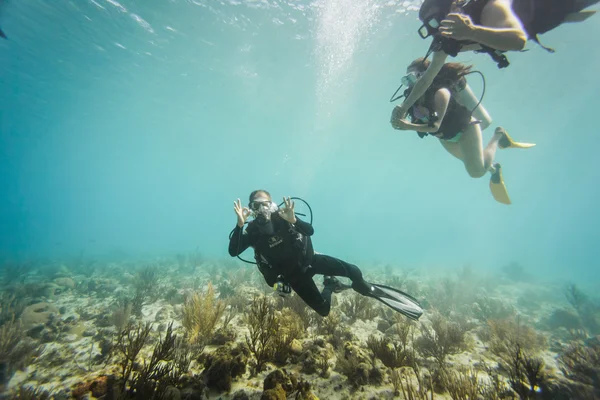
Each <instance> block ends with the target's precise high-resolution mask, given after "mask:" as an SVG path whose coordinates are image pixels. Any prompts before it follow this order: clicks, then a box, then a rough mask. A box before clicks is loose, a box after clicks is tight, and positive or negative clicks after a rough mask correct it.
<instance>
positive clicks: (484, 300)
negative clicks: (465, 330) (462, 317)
mask: <svg viewBox="0 0 600 400" xmlns="http://www.w3.org/2000/svg"><path fill="white" fill-rule="evenodd" d="M472 312H473V316H474V317H475V318H477V319H478V320H480V321H484V322H485V321H488V320H490V319H503V318H508V317H511V316H513V315H514V314H515V309H514V307H513V306H511V305H510V304H507V303H506V302H504V301H503V300H500V299H495V298H492V297H489V296H486V295H480V296H477V297H476V299H475V302H474V303H473V307H472Z"/></svg>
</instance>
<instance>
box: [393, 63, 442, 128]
mask: <svg viewBox="0 0 600 400" xmlns="http://www.w3.org/2000/svg"><path fill="white" fill-rule="evenodd" d="M447 57H448V54H446V53H444V52H443V51H434V52H433V57H432V58H431V63H430V64H429V67H428V68H427V70H425V72H424V73H423V75H421V77H420V78H419V80H418V81H417V82H415V86H413V89H412V91H411V92H410V94H409V95H408V97H407V98H406V99H404V102H403V103H402V104H401V105H399V106H396V107H395V108H394V110H393V111H392V118H391V121H390V122H391V123H392V126H393V125H394V123H395V122H397V121H399V120H401V119H403V118H404V117H405V116H406V113H407V112H408V109H409V108H411V107H412V106H413V104H415V102H416V101H417V100H418V99H419V98H421V97H422V96H423V94H425V92H426V91H427V89H429V87H430V86H431V84H432V83H433V80H434V79H435V77H436V76H437V74H438V73H439V72H440V70H441V69H442V67H443V66H444V63H445V62H446V58H447Z"/></svg>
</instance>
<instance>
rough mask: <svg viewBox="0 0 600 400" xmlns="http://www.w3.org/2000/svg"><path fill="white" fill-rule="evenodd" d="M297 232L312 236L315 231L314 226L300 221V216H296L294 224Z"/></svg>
mask: <svg viewBox="0 0 600 400" xmlns="http://www.w3.org/2000/svg"><path fill="white" fill-rule="evenodd" d="M294 225H295V226H296V229H297V230H298V232H300V233H301V234H303V235H305V236H312V235H313V233H315V230H314V228H313V227H312V225H311V224H309V223H308V222H304V221H302V220H301V219H300V218H298V217H296V223H295V224H294Z"/></svg>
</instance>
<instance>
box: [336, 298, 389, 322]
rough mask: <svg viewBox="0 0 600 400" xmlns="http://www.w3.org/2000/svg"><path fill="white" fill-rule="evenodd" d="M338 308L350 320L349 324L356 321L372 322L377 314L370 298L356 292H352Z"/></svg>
mask: <svg viewBox="0 0 600 400" xmlns="http://www.w3.org/2000/svg"><path fill="white" fill-rule="evenodd" d="M340 308H341V310H342V311H343V312H344V314H346V316H347V317H348V318H349V319H350V323H353V322H354V321H356V320H357V319H361V320H363V321H369V320H372V319H373V318H375V317H376V316H377V314H378V312H379V311H378V309H377V307H376V305H375V304H374V303H373V300H372V299H371V298H369V297H367V296H363V295H361V294H359V293H356V292H353V293H352V294H351V295H350V296H349V297H348V298H347V299H345V300H344V301H343V302H342V304H341V306H340Z"/></svg>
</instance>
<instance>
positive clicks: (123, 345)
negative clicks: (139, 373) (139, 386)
mask: <svg viewBox="0 0 600 400" xmlns="http://www.w3.org/2000/svg"><path fill="white" fill-rule="evenodd" d="M151 329H152V325H151V324H150V323H146V324H145V325H142V324H141V323H140V324H138V325H137V326H135V327H134V326H133V325H128V326H127V327H126V328H125V329H123V330H122V331H121V332H119V334H118V336H117V339H116V345H115V349H116V350H117V352H118V353H119V355H120V357H121V359H120V361H119V366H120V370H121V379H122V386H121V391H122V392H124V391H125V389H126V387H127V383H128V382H129V378H130V377H131V374H132V372H133V370H134V367H135V366H136V365H137V357H138V354H139V353H140V351H141V350H142V348H143V347H144V345H145V344H146V341H147V340H148V336H149V335H150V331H151Z"/></svg>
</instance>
